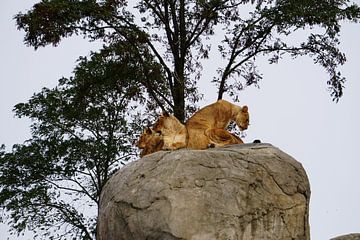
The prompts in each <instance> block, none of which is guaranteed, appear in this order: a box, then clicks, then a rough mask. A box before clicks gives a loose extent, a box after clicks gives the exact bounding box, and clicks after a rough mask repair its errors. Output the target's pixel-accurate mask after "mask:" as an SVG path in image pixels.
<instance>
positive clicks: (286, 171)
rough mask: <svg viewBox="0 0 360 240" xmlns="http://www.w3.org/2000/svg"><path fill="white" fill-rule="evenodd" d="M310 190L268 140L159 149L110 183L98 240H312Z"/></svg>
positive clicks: (302, 174)
mask: <svg viewBox="0 0 360 240" xmlns="http://www.w3.org/2000/svg"><path fill="white" fill-rule="evenodd" d="M309 198H310V187H309V181H308V178H307V176H306V173H305V171H304V169H303V167H302V166H301V164H300V163H299V162H297V161H296V160H295V159H293V158H292V157H290V156H289V155H287V154H286V153H284V152H282V151H281V150H279V149H278V148H275V147H273V146H272V145H270V144H242V145H231V146H227V147H224V148H214V149H207V150H186V149H183V150H178V151H172V152H168V151H167V152H165V151H162V152H157V153H155V154H151V155H148V156H146V157H144V158H142V159H139V160H138V161H135V162H133V163H130V164H129V165H127V166H126V167H124V168H122V169H121V170H119V171H118V172H117V173H116V174H115V175H114V176H113V177H112V178H111V179H110V180H109V181H108V183H107V184H106V186H105V187H104V190H103V193H102V195H101V200H100V209H99V220H98V236H97V237H98V240H141V239H147V240H151V239H154V240H155V239H163V240H173V239H186V240H215V239H216V240H235V239H237V240H252V239H254V240H255V239H256V240H265V239H266V240H271V239H274V240H275V239H276V240H282V239H283V240H289V239H294V240H295V239H296V240H300V239H301V240H302V239H304V240H305V239H306V240H308V239H310V237H309V224H308V214H309V213H308V211H309Z"/></svg>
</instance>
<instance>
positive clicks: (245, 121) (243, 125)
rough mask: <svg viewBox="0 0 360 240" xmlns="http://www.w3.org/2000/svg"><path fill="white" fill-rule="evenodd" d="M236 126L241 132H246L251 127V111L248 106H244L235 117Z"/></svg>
mask: <svg viewBox="0 0 360 240" xmlns="http://www.w3.org/2000/svg"><path fill="white" fill-rule="evenodd" d="M235 122H236V125H238V127H239V128H240V130H241V131H243V130H246V129H247V128H248V126H249V111H248V107H247V106H243V107H242V108H241V109H240V111H239V112H237V114H236V115H235Z"/></svg>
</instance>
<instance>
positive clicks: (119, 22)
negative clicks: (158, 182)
mask: <svg viewBox="0 0 360 240" xmlns="http://www.w3.org/2000/svg"><path fill="white" fill-rule="evenodd" d="M130 3H131V5H130ZM135 9H137V10H138V13H135ZM359 17H360V10H359V7H358V6H357V5H356V4H350V1H349V0H257V1H255V0H241V1H234V0H194V1H186V0H178V1H174V0H165V1H164V0H161V1H159V0H138V1H131V2H128V1H125V0H102V1H95V0H82V1H80V0H77V1H75V0H43V1H41V2H39V3H37V4H35V5H34V8H33V9H32V10H30V11H28V12H27V13H25V14H23V13H19V14H18V15H17V16H16V20H17V25H18V28H19V29H24V30H25V32H26V37H25V42H26V44H28V45H30V46H33V47H35V48H38V47H40V46H45V45H48V44H53V45H57V44H58V43H59V42H60V41H61V39H62V38H65V37H69V36H71V35H73V34H82V35H84V36H86V37H88V38H89V39H90V40H95V39H101V40H103V41H104V42H105V43H112V42H116V41H119V40H122V41H128V42H129V43H131V44H134V45H136V44H138V43H141V44H144V45H146V46H147V47H148V48H149V49H151V51H152V54H153V56H154V58H155V59H156V60H157V62H158V63H159V64H161V67H162V69H163V71H164V72H165V74H166V82H167V84H166V89H167V90H168V91H169V92H170V94H171V101H169V99H168V98H166V97H165V98H164V96H161V94H159V95H158V96H157V97H158V98H159V99H162V100H163V101H164V102H165V103H166V106H162V107H163V108H168V109H170V110H172V112H174V114H175V116H176V117H178V118H179V119H180V120H181V121H184V119H185V116H186V113H187V111H188V108H187V107H189V106H191V105H193V102H196V101H197V100H199V97H200V96H201V95H200V94H199V93H198V92H197V88H196V84H197V81H198V80H199V78H200V76H201V60H202V59H204V58H207V57H208V56H209V51H211V50H212V48H211V44H210V43H211V42H210V41H208V40H209V39H211V37H212V36H213V35H214V34H215V33H217V35H220V36H222V35H223V36H224V39H223V40H222V41H221V43H220V44H219V45H218V50H219V51H220V53H221V54H222V56H223V58H224V62H225V64H224V65H223V66H219V69H218V73H219V75H218V76H214V80H213V81H214V82H215V83H216V84H217V85H218V99H221V98H222V97H223V94H224V93H228V94H230V95H231V96H234V97H235V98H236V96H237V92H238V91H239V90H241V89H243V88H244V87H245V86H247V85H251V84H257V83H258V81H259V80H260V79H261V75H260V74H259V72H258V70H257V68H256V58H257V57H259V56H261V55H266V56H269V61H270V63H275V62H277V61H278V60H279V59H281V57H282V56H283V55H284V54H290V55H291V56H292V57H297V56H302V55H309V56H311V57H312V58H313V59H314V62H315V63H316V64H320V65H321V66H323V67H324V68H325V70H326V71H327V72H328V73H329V75H330V78H329V80H328V81H327V84H328V86H329V88H330V90H331V96H332V97H333V100H335V101H338V99H339V98H340V97H341V96H342V95H343V87H344V81H345V78H344V77H342V75H341V73H340V72H339V71H338V70H337V68H338V66H339V65H341V64H343V63H344V62H345V56H344V54H343V53H341V52H340V51H339V49H338V48H337V46H338V44H339V40H338V36H339V33H340V22H341V21H342V20H349V21H353V22H357V21H358V19H359ZM308 29H310V31H308V32H306V31H304V32H303V33H304V34H307V35H308V37H307V38H305V39H304V40H303V41H302V42H301V43H299V44H297V45H296V44H291V41H290V40H289V37H290V36H291V35H292V34H293V33H294V32H297V31H302V30H308ZM129 32H131V34H129ZM157 94H158V93H157ZM187 99H188V100H190V103H189V104H187V105H186V100H187Z"/></svg>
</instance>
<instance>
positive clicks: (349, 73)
mask: <svg viewBox="0 0 360 240" xmlns="http://www.w3.org/2000/svg"><path fill="white" fill-rule="evenodd" d="M35 2H37V1H35V0H26V1H19V0H18V1H14V0H2V1H1V3H0V32H1V38H0V53H1V56H2V57H1V58H0V70H1V71H0V74H1V75H0V76H1V87H0V113H1V115H0V144H2V143H4V144H6V145H7V146H8V147H10V146H11V145H12V144H15V143H22V142H23V141H24V140H26V139H27V138H29V136H30V135H29V121H28V120H27V119H17V118H14V114H13V112H12V109H13V106H14V105H15V104H17V103H20V102H25V101H27V100H28V99H29V98H30V97H31V96H32V94H33V93H35V92H39V91H40V90H41V88H42V87H53V86H55V85H56V84H57V80H58V79H59V78H61V77H62V76H66V77H68V76H70V75H71V72H72V70H73V67H74V66H75V61H76V59H77V58H78V57H79V56H81V55H87V54H88V53H89V50H90V49H95V48H96V47H97V45H96V43H93V44H89V43H87V42H86V41H84V40H83V39H81V38H71V39H67V40H64V41H62V42H61V44H60V46H59V47H56V48H54V47H51V46H48V47H46V48H41V49H39V50H37V51H34V50H33V49H32V48H29V47H26V46H25V45H24V44H23V35H24V34H23V32H20V31H17V30H16V27H15V22H14V20H13V19H12V18H13V16H14V15H15V14H16V13H18V12H19V11H25V10H26V9H29V8H30V7H31V6H32V5H33V3H35ZM355 2H356V3H357V4H359V5H360V0H357V1H355ZM341 36H342V37H341V43H342V44H341V49H342V50H343V51H344V52H345V53H346V56H347V59H348V61H347V63H346V64H345V65H344V66H343V67H342V73H343V75H344V76H346V77H347V83H346V89H345V93H344V96H343V98H342V99H341V100H340V101H339V103H337V104H336V103H333V102H332V101H331V98H330V96H329V93H328V92H327V90H326V88H327V86H326V83H325V82H326V80H327V78H328V76H327V74H326V73H325V71H324V70H323V69H322V68H321V67H320V66H317V65H314V64H313V62H312V60H311V59H310V58H308V57H303V58H299V59H297V60H295V61H291V60H288V59H284V60H283V61H281V62H280V64H277V65H269V64H268V63H267V62H266V61H263V62H261V63H260V65H259V69H260V71H261V72H262V73H263V80H262V82H261V83H260V89H256V88H254V87H251V88H248V89H246V90H245V91H243V92H240V93H239V95H240V99H241V103H240V104H241V105H242V104H246V105H248V106H249V110H250V113H251V126H250V127H249V130H248V131H247V137H246V138H245V139H244V140H245V142H251V141H252V140H253V139H261V140H262V141H263V142H268V143H271V144H273V145H274V146H276V147H278V148H280V149H281V150H283V151H285V152H287V153H288V154H290V155H292V156H293V157H294V158H295V159H297V160H298V161H299V162H301V163H302V164H303V166H304V168H305V170H306V172H307V174H308V176H309V179H310V184H311V191H312V195H311V203H310V228H311V238H312V239H314V240H322V239H330V238H331V237H334V236H337V235H342V234H347V233H352V232H360V204H359V203H360V188H359V187H358V184H359V183H360V174H359V173H358V172H359V167H360V157H359V153H358V150H359V149H360V141H359V140H358V139H359V136H360V125H359V123H360V108H359V106H358V104H359V103H360V81H359V78H360V64H359V62H360V47H359V45H358V44H359V41H360V24H357V25H355V24H344V25H343V28H342V34H341ZM214 61H217V60H216V59H215V60H214V59H210V60H209V61H208V62H207V64H206V65H205V68H204V73H206V74H205V75H204V77H203V79H202V80H204V81H203V83H202V84H201V92H203V93H205V96H204V97H205V98H204V100H203V101H202V104H201V105H206V104H209V103H211V102H213V101H215V100H216V93H215V91H214V88H213V87H211V84H210V83H209V82H210V80H211V79H212V75H211V74H212V71H213V70H214V69H213V65H214ZM205 81H206V82H205ZM228 100H230V99H228ZM358 148H359V149H358ZM6 232H7V226H6V225H4V224H0V240H3V239H7V237H8V234H7V233H6ZM10 239H31V235H30V234H25V236H23V237H21V238H17V237H13V238H10Z"/></svg>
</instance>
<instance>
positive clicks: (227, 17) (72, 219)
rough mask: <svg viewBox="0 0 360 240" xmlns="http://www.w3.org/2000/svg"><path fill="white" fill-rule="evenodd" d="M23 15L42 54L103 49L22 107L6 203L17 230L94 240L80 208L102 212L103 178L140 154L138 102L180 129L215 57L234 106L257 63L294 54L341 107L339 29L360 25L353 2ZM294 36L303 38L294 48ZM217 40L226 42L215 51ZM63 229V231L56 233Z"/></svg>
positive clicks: (141, 1)
mask: <svg viewBox="0 0 360 240" xmlns="http://www.w3.org/2000/svg"><path fill="white" fill-rule="evenodd" d="M15 18H16V21H17V26H18V28H19V29H22V30H24V31H25V33H26V35H25V39H24V41H25V43H26V44H27V45H29V46H32V47H34V48H35V49H37V48H38V47H44V46H46V45H49V44H52V45H55V46H56V45H57V44H59V43H60V42H61V40H62V39H63V38H67V37H70V36H72V35H83V36H84V37H85V38H87V39H89V40H90V41H93V40H101V41H103V43H104V46H103V48H102V49H101V50H100V51H99V52H98V53H92V54H91V59H88V58H81V59H80V63H79V65H78V66H77V68H76V69H75V72H74V77H73V78H70V79H66V78H64V79H61V81H60V83H59V86H58V87H57V88H54V89H43V90H42V91H41V92H40V93H38V94H36V95H34V96H33V97H32V98H31V99H30V101H29V102H28V103H25V104H19V105H17V106H16V107H15V113H16V114H17V116H19V117H30V118H31V119H32V120H33V124H32V126H31V128H32V138H31V139H29V140H28V141H27V142H25V143H24V144H21V145H15V146H14V147H13V150H12V152H10V153H7V152H6V151H5V150H4V149H2V150H0V161H1V164H0V173H1V174H0V190H1V192H0V207H2V208H5V209H6V210H7V211H9V212H10V216H9V219H10V220H11V223H12V227H13V228H14V229H15V230H17V231H22V230H24V229H25V228H30V229H33V230H36V229H38V228H39V227H40V226H42V227H43V228H44V234H48V235H49V237H50V239H56V238H57V239H62V238H66V237H67V236H73V237H74V239H91V238H94V231H95V219H96V216H94V215H93V216H87V215H86V213H85V212H83V211H81V210H80V209H79V208H78V206H80V205H81V203H84V202H86V205H89V206H91V205H93V206H94V207H95V208H96V206H97V203H98V201H99V194H100V192H101V189H102V187H103V186H104V184H105V183H106V181H107V179H108V178H109V177H110V176H111V174H112V173H113V172H114V171H115V170H116V169H118V168H119V166H120V165H121V163H125V162H126V160H128V159H130V158H131V156H133V155H134V150H133V149H132V148H131V143H132V141H133V138H132V136H133V134H132V133H133V132H138V129H139V123H141V119H140V116H139V114H138V113H137V111H138V110H139V109H136V108H135V106H136V105H139V104H141V105H142V106H145V108H146V109H145V112H147V113H151V112H154V111H153V110H155V109H158V108H161V109H162V110H166V111H170V112H173V113H174V114H175V116H176V117H177V118H179V119H180V120H181V121H184V120H185V119H186V117H187V116H188V115H189V114H191V113H192V112H193V111H194V110H195V107H194V106H195V103H196V102H197V101H198V100H199V99H200V98H201V94H200V93H199V92H198V91H197V82H198V81H199V80H200V79H201V71H202V62H203V60H204V59H206V58H208V57H209V54H210V53H211V52H212V51H219V53H220V54H221V55H222V57H223V61H222V62H220V63H219V66H218V75H217V76H214V79H213V80H212V81H213V82H214V83H215V84H217V86H218V99H221V98H223V96H224V94H228V95H230V96H232V97H234V99H235V100H236V98H237V96H238V91H239V90H242V89H243V88H244V87H246V86H248V85H252V84H258V82H259V80H260V79H261V74H260V73H259V71H258V69H257V67H256V61H257V59H258V58H259V57H262V56H265V57H268V59H269V62H270V63H276V62H278V61H279V60H280V59H281V58H282V57H283V56H284V55H285V54H289V55H290V56H292V57H298V56H303V55H308V56H310V57H312V58H313V59H314V62H315V63H316V64H320V65H321V66H323V67H324V68H325V70H326V71H327V72H328V73H329V80H328V81H327V84H328V86H329V88H330V90H331V95H332V97H333V99H334V100H335V101H337V100H338V99H339V98H340V97H341V96H342V94H343V87H344V81H345V79H344V78H343V77H342V75H341V74H340V73H339V71H338V70H337V69H338V66H339V65H341V64H343V63H344V62H345V60H346V59H345V56H344V54H343V53H341V52H340V51H339V49H338V44H339V40H338V37H339V34H340V29H341V27H340V23H341V21H343V20H348V21H352V22H357V21H358V19H359V18H360V9H359V7H358V6H357V5H356V4H350V1H348V0H257V1H255V0H238V1H235V0H193V1H189V0H188V1H185V0H178V1H175V0H162V1H159V0H138V1H125V0H41V1H39V3H37V4H35V5H34V7H33V8H32V9H31V10H29V11H28V12H26V13H19V14H17V15H16V17H15ZM295 32H301V33H303V35H304V39H302V41H300V42H298V43H294V42H292V41H291V36H292V35H293V33H295ZM217 36H224V38H223V39H222V40H220V41H219V42H218V43H217V45H218V46H217V48H216V47H214V45H216V42H215V41H213V40H215V39H216V38H217ZM141 118H144V116H142V117H141ZM58 226H59V227H60V228H62V230H65V232H64V231H56V232H54V233H52V232H51V231H50V229H52V228H53V227H58ZM40 229H41V228H40ZM59 232H61V233H63V234H64V236H61V235H57V233H59Z"/></svg>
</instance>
